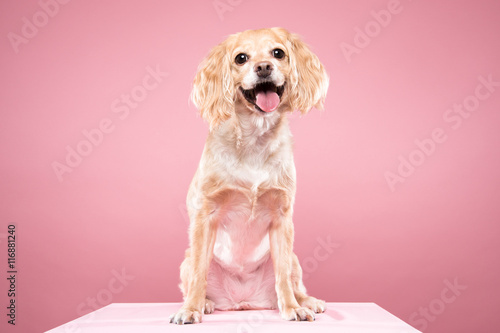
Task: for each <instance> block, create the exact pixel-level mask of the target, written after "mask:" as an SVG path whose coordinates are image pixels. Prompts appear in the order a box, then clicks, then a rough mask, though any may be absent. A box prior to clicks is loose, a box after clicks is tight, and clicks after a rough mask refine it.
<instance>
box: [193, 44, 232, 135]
mask: <svg viewBox="0 0 500 333" xmlns="http://www.w3.org/2000/svg"><path fill="white" fill-rule="evenodd" d="M229 56H230V55H229V52H228V50H227V47H226V41H224V42H222V43H220V44H219V45H217V46H215V47H214V48H213V49H212V50H211V51H210V53H209V54H208V56H207V57H206V58H205V59H204V60H203V61H202V62H201V64H200V66H199V67H198V72H197V73H196V76H195V78H194V82H193V90H192V91H191V100H192V101H193V103H194V105H195V106H196V107H197V108H198V109H199V111H200V114H201V116H202V117H203V119H205V120H206V121H208V123H209V124H210V130H212V129H214V128H216V127H217V126H218V125H219V124H221V123H222V122H224V121H225V120H227V119H228V118H229V117H230V116H231V113H232V112H233V109H234V98H235V91H234V84H233V77H232V75H231V65H230V64H231V62H230V60H229Z"/></svg>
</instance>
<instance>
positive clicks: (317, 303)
mask: <svg viewBox="0 0 500 333" xmlns="http://www.w3.org/2000/svg"><path fill="white" fill-rule="evenodd" d="M300 305H301V306H304V307H306V308H308V309H311V310H313V311H314V312H315V313H322V312H325V309H326V303H325V301H322V300H320V299H317V298H315V297H312V296H309V297H307V298H305V299H304V300H303V301H302V303H300Z"/></svg>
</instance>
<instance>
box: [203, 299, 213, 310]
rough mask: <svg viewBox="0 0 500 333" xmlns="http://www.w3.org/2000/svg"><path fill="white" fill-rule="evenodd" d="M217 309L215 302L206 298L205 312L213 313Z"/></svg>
mask: <svg viewBox="0 0 500 333" xmlns="http://www.w3.org/2000/svg"><path fill="white" fill-rule="evenodd" d="M214 310H215V303H214V302H213V301H211V300H209V299H208V298H207V299H205V313H212V312H214Z"/></svg>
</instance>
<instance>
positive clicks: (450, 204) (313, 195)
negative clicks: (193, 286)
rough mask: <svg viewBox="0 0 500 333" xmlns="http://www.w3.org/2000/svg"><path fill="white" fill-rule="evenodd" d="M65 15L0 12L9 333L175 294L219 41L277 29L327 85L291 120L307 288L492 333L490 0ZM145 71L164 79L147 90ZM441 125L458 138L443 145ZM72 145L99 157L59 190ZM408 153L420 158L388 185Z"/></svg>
mask: <svg viewBox="0 0 500 333" xmlns="http://www.w3.org/2000/svg"><path fill="white" fill-rule="evenodd" d="M61 2H63V1H62V0H61ZM45 3H49V4H52V5H50V6H44V5H43V4H45ZM54 3H55V2H54V1H49V0H42V1H41V2H38V1H31V0H30V1H22V2H18V1H2V2H1V3H0V36H3V37H2V38H1V41H0V43H1V49H0V52H1V53H0V54H1V67H0V68H1V72H0V77H1V80H2V86H1V90H0V95H1V98H0V110H1V114H0V156H1V164H0V173H1V175H2V177H1V178H0V179H1V180H0V196H1V201H0V205H1V211H0V214H1V215H0V223H1V225H0V242H1V243H0V262H1V271H2V275H1V276H2V277H1V279H0V295H1V296H0V302H1V304H0V305H1V306H0V309H2V310H0V315H1V316H0V318H2V319H1V322H0V328H1V330H2V331H3V330H4V329H5V328H9V329H12V327H11V326H8V325H7V324H6V319H7V317H6V316H5V314H6V308H5V307H6V306H7V304H8V303H7V302H8V298H7V297H6V291H7V289H8V286H7V280H6V279H5V276H6V273H5V272H6V270H7V267H6V261H7V241H6V232H7V225H8V224H11V223H14V224H16V225H17V235H18V243H17V245H18V251H17V255H18V261H17V265H18V267H17V269H18V271H19V273H18V280H17V288H18V295H19V296H18V298H17V304H18V307H17V315H18V316H17V325H16V327H15V329H16V330H15V331H17V332H40V331H44V330H47V329H50V328H53V327H55V326H58V325H60V324H62V323H65V322H67V321H69V320H71V319H74V318H76V317H78V316H80V315H81V314H84V313H86V312H89V311H91V310H93V309H94V308H98V307H101V306H104V305H106V304H108V303H110V302H174V301H180V300H181V294H180V292H179V289H178V287H177V284H178V281H179V278H178V275H179V274H178V273H179V265H180V263H181V261H182V259H183V253H184V250H185V248H186V246H187V226H188V222H187V221H186V219H185V211H184V209H183V204H184V199H185V196H186V193H187V189H188V185H189V182H190V180H191V177H192V175H193V173H194V171H195V170H196V167H197V163H198V161H199V158H200V154H201V151H202V147H203V144H204V140H205V137H206V134H207V124H206V123H204V122H203V121H202V120H201V119H200V118H199V117H198V116H197V114H196V110H195V108H194V107H193V106H192V105H190V104H189V103H188V96H189V93H190V88H191V82H192V78H193V76H194V73H195V71H196V68H197V65H198V63H199V62H200V61H201V59H202V58H203V57H204V56H205V54H206V53H207V52H208V51H209V49H210V48H211V47H212V46H214V45H215V44H217V43H218V42H220V41H221V40H222V39H223V38H224V36H226V35H228V34H231V33H235V32H238V31H241V30H245V29H250V28H260V27H271V26H282V27H285V28H288V29H289V30H290V31H293V32H296V33H299V34H301V35H302V36H303V37H304V39H305V40H306V42H307V43H308V44H310V45H311V47H312V49H313V50H314V51H315V52H316V54H317V55H318V56H319V58H320V59H321V60H322V62H323V63H324V65H325V67H326V68H327V70H328V72H329V74H330V76H331V85H330V89H329V94H328V97H327V101H326V105H325V111H324V112H321V113H320V112H318V111H316V110H313V111H312V112H310V113H309V114H308V115H307V116H305V117H299V116H296V115H295V116H292V117H291V118H292V120H291V127H292V131H293V133H294V138H295V142H296V143H295V160H296V165H297V170H298V172H297V173H298V193H297V198H296V206H295V230H296V241H295V251H296V253H297V254H298V256H299V258H300V260H301V262H302V264H303V265H305V266H306V267H307V268H306V273H307V277H306V279H305V284H306V286H307V287H308V289H309V291H310V293H311V294H313V295H316V296H318V297H321V298H323V299H326V300H327V301H330V302H342V301H348V302H362V301H365V302H366V301H368V302H376V303H377V304H379V305H380V306H382V307H383V308H385V309H387V310H388V311H390V312H392V313H393V314H395V315H397V316H398V317H400V318H401V319H403V320H405V321H407V322H409V323H410V324H412V325H413V326H415V327H416V328H418V329H421V330H423V331H425V332H493V331H498V330H500V319H498V318H499V317H498V314H497V312H498V304H499V303H498V299H499V297H500V293H499V291H500V288H499V287H498V281H499V280H500V268H499V267H500V265H499V264H500V260H499V253H500V241H499V236H500V235H499V231H500V227H499V222H500V205H499V204H498V203H499V195H500V176H499V171H498V170H500V154H499V143H500V131H499V126H500V112H499V111H500V87H498V86H496V87H490V89H491V90H492V91H488V90H487V88H486V87H480V88H477V89H476V87H478V85H480V84H481V83H480V80H479V79H478V78H479V77H483V78H484V79H487V78H488V76H491V79H492V80H493V81H495V82H499V81H500V66H499V59H500V38H499V37H500V36H499V32H500V3H499V2H498V1H474V2H473V1H456V0H447V1H439V2H437V1H423V0H421V1H410V0H401V1H397V0H393V1H391V0H376V1H375V0H372V1H368V0H365V1H318V0H309V1H303V2H291V1H281V0H280V1H277V0H276V1H267V0H252V1H240V0H232V1H229V0H219V1H218V3H222V4H225V5H226V7H225V9H226V11H225V12H223V13H220V16H219V15H218V13H217V11H216V9H215V8H214V3H217V1H212V0H210V1H170V2H167V1H120V2H118V1H115V2H113V3H110V2H101V1H70V2H68V3H67V4H60V5H58V6H59V8H56V7H55V6H54ZM43 7H46V10H47V11H49V12H50V14H51V16H49V15H47V14H43V12H41V11H42V10H43V9H42V8H43ZM388 7H389V9H391V10H393V13H392V14H391V18H390V21H389V19H388V17H387V15H386V16H384V15H383V13H390V12H388V11H387V8H388ZM229 9H230V10H229ZM381 10H385V12H382V14H373V13H372V11H375V13H381V12H380V11H381ZM375 16H378V18H379V20H382V23H383V25H382V24H381V23H377V21H376V20H375ZM34 20H35V22H36V23H37V24H38V25H39V27H38V28H36V26H35V28H36V29H38V31H33V29H32V30H30V29H29V27H25V28H23V26H24V25H29V23H26V22H28V21H30V22H33V21H34ZM384 20H385V21H384ZM365 28H366V29H368V33H369V35H371V37H370V36H366V35H365V37H364V38H363V36H361V35H360V33H359V31H360V29H361V30H363V29H365ZM370 29H371V30H370ZM14 34H16V35H17V36H18V39H19V38H25V39H24V43H21V44H19V45H17V46H15V45H13V44H12V42H11V41H10V39H12V38H14V37H13V36H14ZM23 34H24V35H23ZM363 34H365V33H363ZM9 38H10V39H9ZM343 43H344V44H343ZM363 43H364V44H363ZM346 44H350V45H352V47H356V45H357V46H359V48H358V49H357V53H353V54H351V56H346V55H345V54H344V53H343V51H342V46H343V47H345V45H346ZM365 44H367V45H365ZM16 51H17V52H16ZM147 68H149V70H156V69H157V68H158V70H159V71H160V72H168V76H165V77H159V82H156V83H157V84H156V85H155V87H154V88H152V87H151V85H154V83H155V81H154V80H149V81H147V80H148V79H147V77H146V76H147V75H148V69H147ZM162 75H163V74H162ZM145 78H146V79H147V80H146V81H147V83H148V84H149V86H148V87H149V88H151V90H145V89H144V88H141V87H140V86H141V85H142V84H143V80H144V79H145ZM476 92H478V93H479V95H478V96H480V97H481V100H479V99H477V98H476V97H474V94H475V93H476ZM131 93H133V94H135V96H136V98H137V99H140V101H139V102H137V105H135V108H130V112H129V114H128V115H126V116H125V114H124V113H123V112H125V110H126V107H124V105H125V104H124V103H123V102H121V101H120V99H121V96H122V95H126V94H131ZM141 93H142V95H141ZM146 94H147V95H146ZM485 95H488V96H487V97H485ZM462 103H466V106H467V107H469V108H473V109H474V111H472V112H471V113H470V116H468V117H467V118H458V119H463V120H462V122H461V123H460V126H458V120H457V117H458V116H457V115H456V114H454V115H453V117H454V118H450V117H451V116H452V114H451V113H448V112H450V111H447V110H448V109H450V108H452V107H453V105H454V104H457V105H460V104H462ZM467 103H468V104H467ZM474 103H476V104H474ZM119 108H120V109H119ZM117 109H119V110H121V111H120V112H118V113H115V112H114V110H115V111H116V110H117ZM120 116H121V118H120ZM443 117H448V121H447V120H446V119H445V118H443ZM122 118H123V119H122ZM103 121H104V122H106V121H107V122H108V125H109V126H110V127H111V129H112V130H111V131H109V128H108V132H110V133H104V134H103V137H102V139H101V138H99V136H98V135H96V136H94V139H93V140H94V141H95V142H97V145H95V146H89V145H88V143H86V141H85V140H87V139H86V138H85V136H84V134H83V132H84V131H91V130H92V129H95V128H97V127H98V126H99V124H100V123H102V122H103ZM453 127H455V128H453ZM436 130H437V131H438V132H439V131H441V134H442V135H441V139H442V137H443V136H444V137H445V138H446V139H445V140H444V142H438V143H434V144H433V145H434V148H432V144H430V143H429V138H431V137H432V133H433V131H436ZM91 133H95V131H94V132H91ZM416 140H420V142H426V143H427V146H424V148H423V149H424V150H428V151H427V153H429V154H428V155H429V156H427V155H424V152H419V150H418V149H419V148H418V146H417V144H416V143H415V141H416ZM100 141H102V142H100ZM68 146H69V147H71V149H77V148H78V147H80V149H81V150H82V151H84V152H85V153H86V154H87V156H84V157H83V158H82V161H80V164H79V165H78V166H76V167H74V168H72V172H71V173H64V174H63V175H62V181H60V180H59V179H58V177H57V176H56V173H55V172H54V170H53V163H54V162H55V161H56V162H59V163H61V164H65V163H66V162H65V158H66V155H67V147H68ZM89 147H90V148H89ZM425 147H427V148H425ZM85 149H87V150H85ZM400 156H401V157H400ZM400 158H404V159H406V160H408V159H412V161H413V163H414V164H419V165H417V166H416V167H414V170H412V169H409V170H408V165H406V169H405V167H400V169H401V170H400V171H401V173H402V174H404V177H403V178H401V179H404V180H405V181H404V182H398V183H396V184H395V185H394V186H393V188H392V189H391V186H389V184H388V182H387V181H386V173H387V172H392V173H394V174H397V173H398V166H399V164H400V163H401V162H400ZM328 241H329V242H331V243H333V245H332V246H331V248H329V250H330V251H329V252H328V251H326V250H325V248H324V247H322V245H321V244H324V243H325V242H328ZM122 270H124V272H125V274H126V275H127V277H126V278H124V279H122V280H118V279H116V277H115V275H116V274H117V272H122ZM453 283H456V284H458V285H459V288H461V289H458V290H451V289H450V287H449V284H453ZM464 288H465V289H464ZM92 299H94V300H92ZM426 309H427V310H426ZM423 311H427V313H428V314H427V315H424V314H423V313H424V312H423ZM12 331H14V330H12Z"/></svg>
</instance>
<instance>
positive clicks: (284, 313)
mask: <svg viewBox="0 0 500 333" xmlns="http://www.w3.org/2000/svg"><path fill="white" fill-rule="evenodd" d="M281 317H282V318H283V319H285V320H298V321H306V320H307V321H313V320H314V312H312V310H311V309H308V308H306V307H302V306H301V307H298V308H291V307H290V308H283V309H282V310H281Z"/></svg>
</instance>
